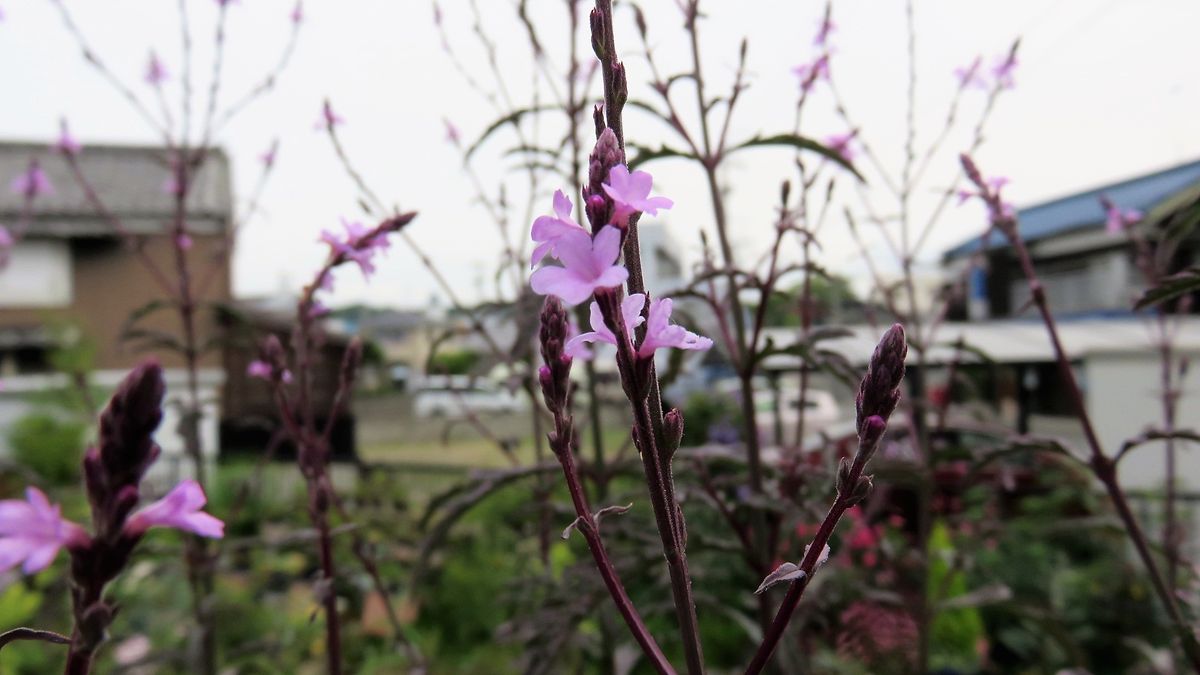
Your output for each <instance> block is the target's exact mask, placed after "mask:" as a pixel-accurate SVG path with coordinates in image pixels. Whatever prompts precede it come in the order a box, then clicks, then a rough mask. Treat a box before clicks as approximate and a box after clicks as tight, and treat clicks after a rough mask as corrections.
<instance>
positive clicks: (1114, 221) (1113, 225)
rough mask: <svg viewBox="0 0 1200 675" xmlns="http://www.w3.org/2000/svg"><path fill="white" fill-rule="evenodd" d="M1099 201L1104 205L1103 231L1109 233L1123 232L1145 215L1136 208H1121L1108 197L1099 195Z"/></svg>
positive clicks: (1117, 233)
mask: <svg viewBox="0 0 1200 675" xmlns="http://www.w3.org/2000/svg"><path fill="white" fill-rule="evenodd" d="M1100 203H1101V204H1102V205H1103V206H1104V217H1105V221H1104V231H1105V232H1107V233H1108V234H1110V235H1119V234H1121V233H1122V232H1124V231H1125V230H1126V229H1127V228H1128V227H1129V226H1130V225H1135V224H1137V223H1138V222H1140V221H1141V220H1142V218H1144V217H1145V215H1144V214H1143V213H1142V212H1141V211H1138V210H1137V209H1125V210H1121V208H1120V207H1119V206H1117V205H1116V204H1114V203H1112V201H1110V200H1109V199H1108V197H1101V198H1100Z"/></svg>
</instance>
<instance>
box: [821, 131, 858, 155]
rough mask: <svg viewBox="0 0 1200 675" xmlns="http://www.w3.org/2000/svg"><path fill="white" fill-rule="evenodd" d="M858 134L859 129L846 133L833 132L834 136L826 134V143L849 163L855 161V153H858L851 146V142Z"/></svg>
mask: <svg viewBox="0 0 1200 675" xmlns="http://www.w3.org/2000/svg"><path fill="white" fill-rule="evenodd" d="M857 135H858V132H857V131H851V132H850V133H846V134H833V135H832V136H826V137H825V145H826V146H828V147H829V149H830V150H832V151H834V152H836V153H837V154H838V155H839V156H841V158H842V159H844V160H846V162H847V163H850V162H853V161H854V155H855V154H856V153H855V151H854V148H853V147H851V146H850V143H851V141H853V140H854V137H855V136H857Z"/></svg>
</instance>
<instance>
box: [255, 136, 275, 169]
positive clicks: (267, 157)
mask: <svg viewBox="0 0 1200 675" xmlns="http://www.w3.org/2000/svg"><path fill="white" fill-rule="evenodd" d="M278 154H279V141H278V140H275V141H272V142H271V147H269V148H267V151H266V152H264V153H263V154H261V155H259V156H258V160H259V161H260V162H262V163H263V166H265V167H266V168H268V169H269V168H271V167H273V166H275V157H276V155H278Z"/></svg>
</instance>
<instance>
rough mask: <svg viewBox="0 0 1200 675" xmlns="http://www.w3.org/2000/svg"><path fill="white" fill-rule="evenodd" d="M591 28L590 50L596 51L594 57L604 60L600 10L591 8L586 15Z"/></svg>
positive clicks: (602, 18)
mask: <svg viewBox="0 0 1200 675" xmlns="http://www.w3.org/2000/svg"><path fill="white" fill-rule="evenodd" d="M588 19H589V21H590V23H591V28H592V51H593V52H595V53H596V58H598V59H600V60H601V61H603V60H604V54H605V50H604V15H603V14H601V13H600V10H598V9H593V10H592V13H591V15H590V16H589V17H588Z"/></svg>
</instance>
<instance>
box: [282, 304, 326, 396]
mask: <svg viewBox="0 0 1200 675" xmlns="http://www.w3.org/2000/svg"><path fill="white" fill-rule="evenodd" d="M329 311H330V310H329V308H328V307H326V306H325V305H324V304H323V303H322V302H321V301H320V300H313V301H312V304H310V305H309V306H308V316H309V317H311V318H313V319H319V318H321V317H323V316H326V315H328V314H329ZM284 381H285V382H290V381H291V373H290V372H286V371H285V373H284Z"/></svg>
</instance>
